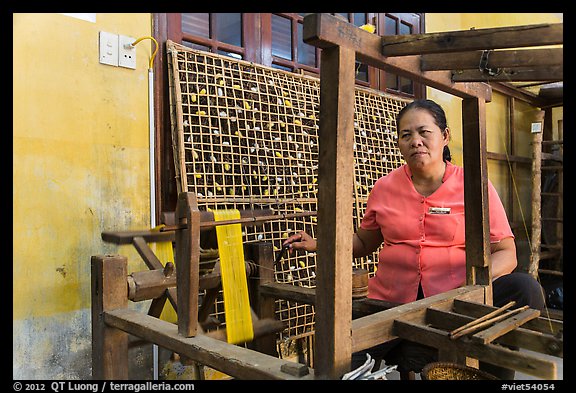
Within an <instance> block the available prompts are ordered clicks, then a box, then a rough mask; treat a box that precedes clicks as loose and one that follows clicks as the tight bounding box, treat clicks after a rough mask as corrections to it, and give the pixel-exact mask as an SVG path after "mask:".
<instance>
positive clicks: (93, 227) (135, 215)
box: [12, 13, 562, 380]
mask: <svg viewBox="0 0 576 393" xmlns="http://www.w3.org/2000/svg"><path fill="white" fill-rule="evenodd" d="M557 21H559V20H558V15H556V14H426V25H427V31H428V32H433V31H448V30H455V29H467V28H470V27H472V26H474V27H476V28H481V27H495V26H504V25H512V24H527V23H542V22H557ZM151 26H152V24H151V15H150V14H147V13H142V14H101V13H99V14H95V21H94V22H92V21H86V20H82V19H77V18H74V17H71V16H65V15H62V14H49V13H46V14H13V70H14V71H13V119H14V122H13V262H12V263H13V332H14V333H13V377H14V379H48V380H53V379H90V378H91V331H90V323H91V322H90V258H91V256H92V255H96V254H105V253H112V254H116V253H117V254H122V255H125V256H127V257H128V260H129V263H130V266H129V271H138V270H144V269H145V266H144V265H143V263H142V262H141V259H140V258H139V257H138V255H137V254H136V253H135V252H134V250H133V248H132V247H125V246H123V247H117V246H114V245H111V244H107V243H104V242H103V241H102V240H101V237H100V236H101V233H102V232H103V231H108V230H131V229H142V228H145V227H148V226H149V224H150V210H149V203H150V201H149V169H148V167H149V159H148V158H149V146H148V140H149V139H148V138H149V136H148V133H149V125H148V61H149V57H150V54H151V52H152V48H153V44H151V43H150V41H148V40H145V41H143V42H142V43H140V44H138V45H137V69H136V70H131V69H126V68H121V67H112V66H107V65H102V64H100V63H99V56H98V46H99V44H98V43H99V40H98V33H99V32H100V31H105V32H109V33H115V34H121V35H127V36H131V37H135V38H138V37H143V36H150V35H151V34H152V27H151ZM429 97H430V98H432V99H435V100H437V101H438V102H439V103H440V104H441V105H443V106H444V108H445V109H446V111H447V115H448V121H449V126H450V127H452V129H453V141H452V143H451V148H452V151H453V153H454V156H455V162H456V163H457V164H461V163H462V148H461V107H460V102H459V100H458V99H454V97H452V96H448V95H446V94H444V93H441V92H439V91H437V90H434V89H429ZM503 102H504V100H503V99H501V98H499V97H498V96H497V93H495V95H494V99H493V102H492V103H490V104H489V108H488V111H489V112H488V113H489V119H488V125H489V129H488V143H489V148H490V149H494V150H496V151H500V149H501V147H502V146H501V143H500V141H499V139H498V136H497V135H496V134H494V132H495V130H497V131H498V132H500V131H503V130H504V129H505V127H504V124H503V122H504V120H505V116H504V114H503V113H504V110H505V107H504V104H503ZM528 109H531V108H522V107H521V106H519V107H518V109H517V111H518V118H517V122H518V124H521V123H522V121H527V120H525V117H524V116H523V115H522V114H523V113H524V111H525V110H528ZM558 116H559V118H561V116H562V114H561V113H559V114H558ZM517 141H518V144H519V145H520V146H518V149H519V151H521V152H522V153H518V154H529V152H528V151H527V150H526V149H527V148H526V143H528V141H527V140H526V138H523V137H519V138H518V139H517ZM494 173H495V169H493V167H492V166H491V167H490V176H491V178H492V177H493V176H494ZM502 173H505V172H502ZM503 176H504V175H501V174H499V175H498V176H497V177H495V180H497V181H496V183H497V188H498V189H499V190H500V189H502V185H501V179H500V178H501V177H503ZM526 177H529V173H528V174H527V175H526ZM528 185H529V183H528V182H526V181H525V182H524V183H523V189H522V190H523V192H524V195H526V188H527V187H528ZM523 203H527V202H523Z"/></svg>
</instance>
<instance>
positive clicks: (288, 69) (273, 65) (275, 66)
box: [272, 64, 292, 71]
mask: <svg viewBox="0 0 576 393" xmlns="http://www.w3.org/2000/svg"><path fill="white" fill-rule="evenodd" d="M272 68H277V69H279V70H284V71H292V68H290V67H284V66H282V65H280V64H272Z"/></svg>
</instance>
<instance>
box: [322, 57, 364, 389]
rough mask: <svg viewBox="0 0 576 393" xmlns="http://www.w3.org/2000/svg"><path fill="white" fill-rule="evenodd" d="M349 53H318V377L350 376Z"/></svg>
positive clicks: (351, 91)
mask: <svg viewBox="0 0 576 393" xmlns="http://www.w3.org/2000/svg"><path fill="white" fill-rule="evenodd" d="M355 59H356V58H355V53H354V50H353V49H350V48H344V47H342V46H333V47H329V48H325V49H324V50H322V59H321V61H322V67H321V69H320V122H319V130H318V141H319V142H318V149H319V152H318V179H319V181H318V206H321V207H322V208H321V209H319V211H318V235H317V239H318V240H317V242H318V251H317V259H318V263H317V264H316V293H317V294H318V296H317V297H316V309H315V319H316V348H315V353H314V354H315V359H316V363H315V370H314V371H315V372H316V374H317V377H318V378H330V379H337V378H340V377H341V376H342V375H343V374H345V373H347V372H348V371H350V359H351V355H352V352H351V334H350V323H351V320H352V295H351V294H352V264H351V263H350V261H351V260H352V234H353V233H354V228H353V226H352V220H350V217H352V213H353V212H352V208H353V196H352V193H351V192H350V190H352V188H353V179H354V168H353V165H350V163H351V162H353V161H354V151H353V145H354V83H355V82H354V80H355V79H354V78H355V69H356V68H355V67H356V65H355V64H356V63H355Z"/></svg>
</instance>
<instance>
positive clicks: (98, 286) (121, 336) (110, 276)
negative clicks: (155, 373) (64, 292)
mask: <svg viewBox="0 0 576 393" xmlns="http://www.w3.org/2000/svg"><path fill="white" fill-rule="evenodd" d="M90 269H91V277H92V284H91V292H92V378H93V379H128V334H126V333H125V332H123V331H122V330H119V329H116V328H115V327H112V326H107V325H106V323H105V320H104V314H105V312H107V311H111V310H116V309H120V310H123V309H127V307H128V286H127V285H126V275H127V269H128V260H127V258H126V257H124V256H122V255H93V256H92V259H91V267H90Z"/></svg>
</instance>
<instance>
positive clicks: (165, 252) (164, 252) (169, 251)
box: [150, 224, 178, 323]
mask: <svg viewBox="0 0 576 393" xmlns="http://www.w3.org/2000/svg"><path fill="white" fill-rule="evenodd" d="M164 226H165V225H164V224H162V225H158V226H156V227H154V228H152V231H154V232H160V230H161V229H162V228H163V227H164ZM150 248H151V249H152V250H153V251H154V254H156V257H158V259H159V260H160V262H162V264H163V265H164V266H166V263H168V262H172V263H173V264H174V266H176V263H175V261H174V249H173V248H172V242H156V243H152V247H150ZM160 319H161V320H163V321H166V322H171V323H178V314H177V313H176V310H174V307H172V303H170V301H166V303H165V304H164V308H163V309H162V312H161V313H160Z"/></svg>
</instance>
